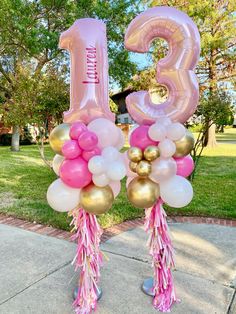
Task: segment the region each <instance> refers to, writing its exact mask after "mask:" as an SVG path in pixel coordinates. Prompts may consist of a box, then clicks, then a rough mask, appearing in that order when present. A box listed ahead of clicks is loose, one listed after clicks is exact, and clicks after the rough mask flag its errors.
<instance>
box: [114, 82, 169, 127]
mask: <svg viewBox="0 0 236 314" xmlns="http://www.w3.org/2000/svg"><path fill="white" fill-rule="evenodd" d="M162 88H163V87H162ZM132 92H134V90H133V89H131V88H127V89H125V90H124V91H122V92H119V93H117V94H114V95H112V96H111V99H112V100H113V101H114V103H115V104H116V105H117V106H118V111H119V114H118V115H117V123H121V124H134V123H135V121H134V120H133V119H132V117H131V116H130V114H129V113H128V110H127V108H126V103H125V98H126V97H127V96H128V95H129V94H131V93H132ZM149 94H150V98H151V101H152V102H153V103H154V104H156V105H157V106H158V104H160V103H163V102H164V101H165V100H166V99H167V96H168V94H167V93H166V94H163V95H161V94H160V88H153V89H150V90H149Z"/></svg>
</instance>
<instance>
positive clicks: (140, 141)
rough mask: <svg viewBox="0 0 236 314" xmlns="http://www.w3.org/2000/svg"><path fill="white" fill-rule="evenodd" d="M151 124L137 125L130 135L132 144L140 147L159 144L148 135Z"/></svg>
mask: <svg viewBox="0 0 236 314" xmlns="http://www.w3.org/2000/svg"><path fill="white" fill-rule="evenodd" d="M148 130H149V125H141V126H139V127H137V128H136V129H135V130H134V131H133V132H132V134H131V136H130V145H131V146H136V147H139V148H140V149H145V148H146V147H147V146H149V145H157V143H158V142H155V141H153V140H151V139H150V137H149V135H148Z"/></svg>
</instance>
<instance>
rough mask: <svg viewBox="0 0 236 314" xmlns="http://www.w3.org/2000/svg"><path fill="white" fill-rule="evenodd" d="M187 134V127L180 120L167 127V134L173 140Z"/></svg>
mask: <svg viewBox="0 0 236 314" xmlns="http://www.w3.org/2000/svg"><path fill="white" fill-rule="evenodd" d="M185 134H186V129H185V127H184V126H183V124H181V123H179V122H175V123H172V124H171V125H169V126H168V128H167V133H166V136H167V137H168V138H169V139H170V140H172V141H178V140H180V139H181V138H182V137H184V136H185Z"/></svg>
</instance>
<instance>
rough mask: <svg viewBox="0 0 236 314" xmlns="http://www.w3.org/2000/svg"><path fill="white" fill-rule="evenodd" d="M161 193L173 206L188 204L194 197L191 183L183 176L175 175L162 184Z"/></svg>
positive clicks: (164, 199)
mask: <svg viewBox="0 0 236 314" xmlns="http://www.w3.org/2000/svg"><path fill="white" fill-rule="evenodd" d="M160 195H161V198H162V199H163V201H164V202H165V203H167V204H168V205H169V206H171V207H175V208H180V207H184V206H186V205H188V204H189V203H190V202H191V200H192V198H193V188H192V185H191V183H190V182H189V181H188V180H186V179H185V178H183V177H181V176H174V177H172V178H170V179H169V180H167V181H164V182H161V184H160Z"/></svg>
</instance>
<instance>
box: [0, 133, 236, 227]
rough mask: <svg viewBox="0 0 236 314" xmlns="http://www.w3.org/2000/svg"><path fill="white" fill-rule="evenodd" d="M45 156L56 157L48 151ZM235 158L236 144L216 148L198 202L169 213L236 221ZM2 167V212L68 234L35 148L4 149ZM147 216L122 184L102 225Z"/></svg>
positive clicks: (202, 167)
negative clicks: (132, 202) (52, 202)
mask: <svg viewBox="0 0 236 314" xmlns="http://www.w3.org/2000/svg"><path fill="white" fill-rule="evenodd" d="M220 136H221V137H222V136H223V137H224V141H225V140H228V141H232V140H236V129H226V133H224V134H223V135H220ZM46 154H47V156H48V157H49V158H52V156H53V152H52V151H51V149H50V148H49V147H47V148H46ZM235 157H236V144H231V143H230V144H228V143H220V144H219V145H218V146H217V148H215V149H212V150H211V149H205V150H204V153H203V156H202V157H201V159H200V162H199V166H198V169H197V173H196V176H195V179H194V182H193V188H194V192H195V196H194V199H193V201H192V202H191V204H190V205H189V206H187V207H185V208H182V209H173V208H167V213H168V214H169V215H191V216H211V217H222V218H236V206H235V205H236V158H235ZM0 163H1V164H0V165H1V166H0V167H1V168H0V169H1V171H0V212H2V213H6V214H8V215H13V216H16V217H18V218H24V219H28V220H30V221H36V222H39V223H44V224H47V225H51V226H54V227H57V228H62V229H66V230H69V222H70V218H68V217H67V215H66V214H65V213H57V212H55V211H53V210H52V209H51V208H50V207H49V206H48V205H47V201H46V191H47V188H48V186H49V185H50V183H51V182H52V181H53V180H55V179H56V175H55V174H54V173H53V171H51V170H50V169H49V168H48V167H46V166H45V165H44V163H43V161H42V160H41V158H40V156H39V152H38V149H37V147H36V146H23V147H22V148H21V151H20V152H19V153H12V152H10V151H9V147H0ZM143 213H144V212H143V210H141V209H137V208H134V207H133V206H131V205H130V204H129V202H128V200H127V198H126V194H125V182H123V186H122V193H121V194H120V195H119V197H118V198H117V199H116V200H115V203H114V205H113V208H112V209H111V210H110V211H109V212H108V213H107V214H105V215H102V216H100V217H99V220H100V223H101V225H102V226H103V227H108V226H111V225H113V224H116V223H119V222H122V221H124V220H128V219H132V218H136V217H141V216H142V215H143Z"/></svg>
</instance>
